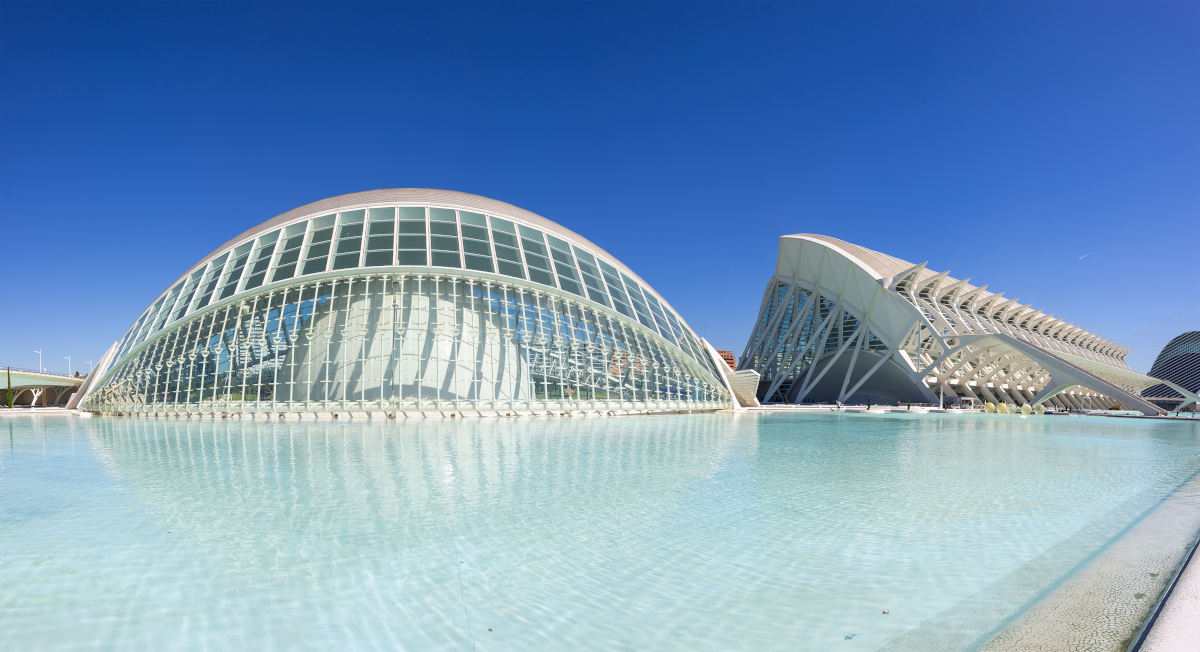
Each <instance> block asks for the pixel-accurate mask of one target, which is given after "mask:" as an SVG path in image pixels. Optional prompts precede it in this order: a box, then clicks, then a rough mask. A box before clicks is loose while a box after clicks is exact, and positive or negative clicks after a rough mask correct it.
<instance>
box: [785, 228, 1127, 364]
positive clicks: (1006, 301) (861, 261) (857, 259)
mask: <svg viewBox="0 0 1200 652" xmlns="http://www.w3.org/2000/svg"><path fill="white" fill-rule="evenodd" d="M780 239H781V240H784V241H786V240H789V239H791V240H804V241H808V242H813V243H815V244H818V245H820V246H822V247H825V248H827V249H829V250H831V251H834V252H836V253H837V254H838V255H840V256H842V257H844V258H846V259H847V260H849V261H851V262H853V263H854V264H856V265H858V266H859V267H860V268H862V269H863V270H864V271H865V272H867V273H868V274H870V275H871V276H872V277H874V278H875V279H876V280H878V281H880V282H883V283H886V284H887V285H888V286H889V288H890V289H893V290H897V289H900V287H901V286H907V287H909V288H916V289H917V290H918V291H931V293H932V294H934V295H937V294H939V293H942V292H945V293H946V294H947V295H948V296H952V297H956V298H958V299H960V300H961V301H962V302H964V303H969V305H971V306H977V307H983V306H987V304H988V303H989V302H994V304H993V306H992V307H993V308H994V309H995V311H996V312H997V314H1000V313H1003V314H1004V315H1005V316H1006V318H1007V316H1012V315H1013V314H1019V315H1020V316H1021V320H1020V321H1021V323H1025V322H1026V321H1029V322H1030V323H1034V318H1035V317H1036V318H1037V319H1036V323H1037V325H1038V330H1039V331H1042V332H1045V331H1051V332H1053V331H1057V330H1062V331H1063V332H1066V331H1067V329H1073V330H1071V335H1070V338H1069V339H1071V340H1072V341H1078V342H1079V343H1080V344H1081V345H1087V346H1088V347H1090V348H1093V349H1095V350H1101V351H1103V352H1105V353H1106V354H1108V355H1110V356H1112V357H1113V358H1115V359H1118V360H1122V361H1123V359H1124V357H1125V355H1127V354H1128V353H1129V349H1128V348H1125V347H1122V346H1120V345H1119V344H1116V343H1114V342H1112V341H1110V340H1108V339H1106V338H1103V337H1101V336H1100V335H1097V334H1095V333H1091V332H1088V331H1084V330H1083V329H1081V328H1078V327H1076V326H1074V325H1072V324H1070V323H1069V322H1066V321H1064V320H1061V319H1056V318H1053V317H1052V316H1051V315H1048V314H1045V313H1043V312H1042V311H1040V310H1038V309H1035V308H1031V307H1030V306H1028V305H1020V301H1019V300H1018V299H1016V298H1011V299H1010V298H1005V297H1003V294H1004V293H1003V292H991V291H989V290H987V289H986V288H987V286H986V285H985V286H977V285H972V284H971V283H969V282H967V281H966V280H960V279H957V278H954V277H952V276H950V274H949V272H936V271H934V270H931V269H927V268H926V267H925V265H926V263H919V264H917V263H912V262H910V261H907V260H903V259H901V258H897V257H895V256H890V255H888V254H885V253H882V252H879V251H875V250H874V249H868V248H866V247H863V246H860V245H856V244H854V243H851V242H846V241H845V240H839V239H838V238H834V237H831V236H827V235H820V234H816V233H796V234H792V235H785V236H782V237H781V238H780ZM1010 311H1015V312H1010Z"/></svg>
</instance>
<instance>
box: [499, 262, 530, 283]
mask: <svg viewBox="0 0 1200 652" xmlns="http://www.w3.org/2000/svg"><path fill="white" fill-rule="evenodd" d="M496 266H497V267H498V268H499V271H500V273H501V274H504V275H505V276H511V277H513V278H519V279H524V278H525V268H524V267H522V266H521V265H518V264H516V263H510V262H507V261H503V260H500V261H496Z"/></svg>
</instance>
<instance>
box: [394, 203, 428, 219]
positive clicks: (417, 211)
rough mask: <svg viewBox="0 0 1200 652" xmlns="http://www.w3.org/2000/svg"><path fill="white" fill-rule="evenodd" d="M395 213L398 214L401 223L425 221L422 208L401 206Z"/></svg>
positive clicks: (423, 208)
mask: <svg viewBox="0 0 1200 652" xmlns="http://www.w3.org/2000/svg"><path fill="white" fill-rule="evenodd" d="M396 212H397V213H398V214H399V216H400V221H401V222H406V221H407V222H411V221H420V222H424V221H425V207H424V206H401V207H399V208H397V209H396Z"/></svg>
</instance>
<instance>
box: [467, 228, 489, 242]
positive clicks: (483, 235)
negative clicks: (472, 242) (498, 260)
mask: <svg viewBox="0 0 1200 652" xmlns="http://www.w3.org/2000/svg"><path fill="white" fill-rule="evenodd" d="M462 236H463V237H464V238H474V239H476V240H482V241H483V242H487V241H488V232H487V229H485V228H483V227H482V226H471V225H470V224H464V225H462Z"/></svg>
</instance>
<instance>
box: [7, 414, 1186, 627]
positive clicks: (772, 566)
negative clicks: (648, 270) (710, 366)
mask: <svg viewBox="0 0 1200 652" xmlns="http://www.w3.org/2000/svg"><path fill="white" fill-rule="evenodd" d="M1198 471H1200V423H1180V422H1167V421H1157V420H1143V419H1117V418H1102V417H1040V418H1038V417H1033V418H1021V417H1017V416H984V415H964V416H951V415H927V416H908V415H885V416H872V415H842V414H757V415H756V414H749V415H735V414H711V415H691V416H656V417H617V418H606V419H605V418H599V419H578V418H576V419H566V418H553V419H530V418H522V419H502V420H457V421H424V422H412V421H409V422H397V421H385V422H367V423H363V422H263V421H234V420H217V421H195V420H193V421H180V420H140V419H131V418H90V419H85V418H78V417H70V416H57V417H52V416H40V417H31V416H20V417H17V416H10V417H6V418H3V419H0V649H28V648H66V647H73V646H82V645H94V644H101V645H104V646H108V647H121V648H139V649H141V648H155V649H158V648H167V647H175V648H200V647H208V648H213V649H224V648H231V647H236V648H310V649H311V648H345V647H349V648H380V647H386V648H395V647H406V648H418V649H427V648H450V649H461V648H469V647H479V648H491V649H512V650H518V649H520V650H525V649H531V648H536V649H575V648H580V647H583V648H590V649H595V648H602V649H611V648H637V649H645V648H660V649H661V648H688V649H695V648H700V649H729V648H739V649H748V648H775V649H797V648H801V649H821V650H827V649H845V650H870V649H876V648H880V647H884V646H887V645H889V644H892V645H896V644H897V643H896V642H897V641H904V640H913V639H912V638H911V637H913V636H914V635H918V634H920V633H921V632H922V631H931V630H937V631H938V632H940V635H939V637H938V639H937V641H938V645H939V646H943V647H945V648H947V649H963V648H970V647H974V646H977V645H979V644H980V643H982V642H984V641H986V640H987V637H988V636H989V634H994V633H995V632H996V631H997V628H1000V627H1002V626H1003V624H1004V623H1005V622H1006V621H1008V620H1010V619H1011V618H1012V617H1013V616H1014V614H1017V613H1019V612H1020V611H1021V610H1022V609H1023V608H1025V607H1027V606H1028V605H1029V604H1030V603H1031V602H1032V601H1034V600H1036V599H1037V598H1038V597H1039V596H1041V595H1044V594H1045V593H1046V592H1047V591H1048V590H1050V589H1052V588H1053V587H1054V586H1055V585H1057V584H1059V583H1061V582H1062V581H1063V580H1064V578H1066V577H1067V576H1069V575H1070V574H1071V573H1072V572H1073V571H1074V569H1076V568H1077V567H1079V566H1080V565H1081V564H1083V563H1084V562H1086V561H1087V560H1088V559H1090V558H1092V557H1093V556H1095V555H1096V554H1098V553H1099V552H1100V551H1101V550H1103V549H1104V548H1105V547H1106V546H1107V545H1108V544H1109V543H1110V542H1111V541H1112V540H1113V538H1114V537H1116V536H1118V535H1120V534H1122V533H1123V532H1124V531H1125V530H1126V528H1128V527H1129V526H1130V525H1132V524H1134V523H1136V522H1137V521H1138V519H1139V518H1140V517H1141V516H1142V515H1144V514H1145V513H1147V511H1148V510H1150V509H1152V508H1153V507H1154V506H1156V505H1157V504H1159V503H1160V502H1161V501H1163V500H1164V498H1166V497H1168V496H1169V495H1170V494H1172V492H1173V491H1175V490H1176V489H1177V488H1178V487H1180V486H1182V485H1183V484H1185V483H1188V482H1190V481H1192V480H1193V478H1194V476H1196V474H1197V472H1198ZM885 612H886V613H885Z"/></svg>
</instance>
